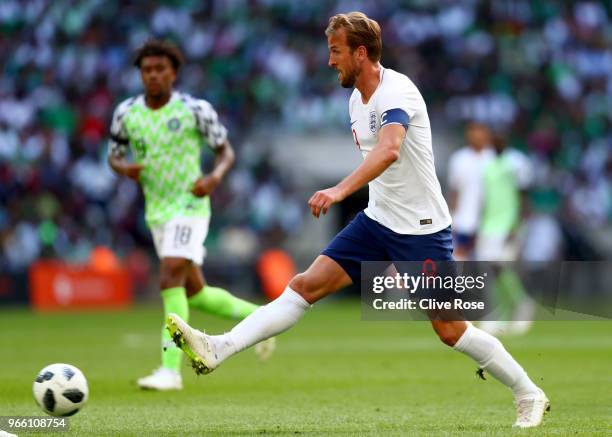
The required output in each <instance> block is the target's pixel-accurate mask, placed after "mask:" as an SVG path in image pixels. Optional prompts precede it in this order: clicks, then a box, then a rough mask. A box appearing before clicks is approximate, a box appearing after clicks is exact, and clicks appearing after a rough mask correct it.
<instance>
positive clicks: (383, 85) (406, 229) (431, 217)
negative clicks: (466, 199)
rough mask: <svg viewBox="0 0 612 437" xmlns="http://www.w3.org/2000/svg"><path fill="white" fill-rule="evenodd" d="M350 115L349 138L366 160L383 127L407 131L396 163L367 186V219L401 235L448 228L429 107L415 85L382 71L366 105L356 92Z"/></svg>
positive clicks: (396, 74)
mask: <svg viewBox="0 0 612 437" xmlns="http://www.w3.org/2000/svg"><path fill="white" fill-rule="evenodd" d="M349 113H350V116H351V129H352V131H353V139H354V140H355V144H356V145H357V147H359V150H360V151H361V154H362V155H363V157H364V159H365V157H366V156H367V154H368V153H369V152H370V151H371V150H372V149H373V148H374V146H375V145H376V143H377V142H378V134H379V131H380V129H381V128H382V127H383V126H386V125H387V124H402V125H404V126H405V127H406V136H405V137H404V141H403V143H402V145H401V148H400V154H399V158H398V159H397V161H395V162H394V163H393V164H391V166H390V167H389V168H387V169H386V170H385V171H384V172H383V173H382V174H381V175H380V176H378V177H377V178H376V179H374V180H372V181H371V182H370V183H369V191H370V196H369V197H370V198H369V203H368V207H367V208H366V210H365V213H366V214H367V216H368V217H370V218H371V219H373V220H376V221H377V222H378V223H380V224H381V225H383V226H386V227H387V228H389V229H391V230H392V231H394V232H397V233H399V234H411V235H422V234H432V233H434V232H438V231H440V230H442V229H444V228H446V227H448V226H449V225H450V223H451V217H450V214H449V212H448V206H447V205H446V201H445V200H444V197H443V196H442V190H441V188H440V183H439V182H438V178H437V176H436V171H435V167H434V156H433V150H432V146H431V127H430V125H429V116H428V115H427V107H426V106H425V101H424V100H423V97H422V96H421V93H420V92H419V90H418V89H417V87H416V86H415V85H414V83H412V81H411V80H410V79H408V77H407V76H405V75H403V74H401V73H398V72H396V71H393V70H390V69H388V68H382V67H381V72H380V83H379V85H378V88H377V89H376V91H374V94H372V96H371V97H370V100H369V101H368V103H366V104H364V103H363V102H362V100H361V93H360V92H359V90H358V89H357V88H355V90H354V91H353V94H352V95H351V99H350V101H349Z"/></svg>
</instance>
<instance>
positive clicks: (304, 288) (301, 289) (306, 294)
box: [289, 273, 325, 303]
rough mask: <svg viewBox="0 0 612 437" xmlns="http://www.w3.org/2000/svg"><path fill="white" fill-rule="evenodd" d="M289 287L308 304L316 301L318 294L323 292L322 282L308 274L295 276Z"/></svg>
mask: <svg viewBox="0 0 612 437" xmlns="http://www.w3.org/2000/svg"><path fill="white" fill-rule="evenodd" d="M289 287H291V289H292V290H293V291H295V292H296V293H298V294H299V295H300V296H302V297H303V298H304V299H305V300H306V301H307V302H310V303H312V302H313V301H316V300H318V298H319V297H320V294H321V293H323V292H324V291H325V284H324V281H321V280H320V278H317V277H315V275H312V274H309V273H298V274H297V275H295V276H294V277H293V279H292V280H291V281H290V282H289Z"/></svg>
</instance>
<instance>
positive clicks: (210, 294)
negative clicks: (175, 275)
mask: <svg viewBox="0 0 612 437" xmlns="http://www.w3.org/2000/svg"><path fill="white" fill-rule="evenodd" d="M189 307H190V308H193V309H197V310H200V311H206V312H208V313H210V314H214V315H217V316H221V317H225V318H230V319H239V320H242V319H244V318H245V317H246V316H248V315H249V314H251V313H252V312H253V311H255V310H256V309H257V308H259V306H258V305H255V304H253V303H251V302H247V301H246V300H243V299H240V298H237V297H236V296H234V295H232V294H231V293H230V292H229V291H227V290H224V289H223V288H219V287H211V286H210V285H206V286H205V287H204V288H203V289H202V290H201V291H199V292H198V293H196V294H194V295H193V296H191V297H190V298H189Z"/></svg>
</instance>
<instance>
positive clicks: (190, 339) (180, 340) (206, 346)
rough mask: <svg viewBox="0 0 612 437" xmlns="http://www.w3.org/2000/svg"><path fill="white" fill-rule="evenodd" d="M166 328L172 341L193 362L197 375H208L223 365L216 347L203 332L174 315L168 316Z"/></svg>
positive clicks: (192, 365)
mask: <svg viewBox="0 0 612 437" xmlns="http://www.w3.org/2000/svg"><path fill="white" fill-rule="evenodd" d="M166 328H167V329H168V332H170V337H172V341H174V343H175V344H176V345H177V346H178V347H179V348H181V349H182V350H183V352H185V354H186V355H187V356H188V357H189V359H190V360H191V367H193V370H195V373H196V374H198V375H201V374H208V373H210V372H212V371H213V370H215V369H216V368H217V366H219V364H221V363H220V361H219V359H218V357H217V353H216V351H215V345H214V344H213V342H212V341H211V340H210V339H209V338H208V335H206V334H205V333H203V332H202V331H198V330H197V329H193V328H192V327H191V326H189V325H188V324H187V323H186V322H185V321H184V320H183V319H181V318H180V317H179V316H177V315H176V314H174V313H170V314H169V315H168V318H167V319H166Z"/></svg>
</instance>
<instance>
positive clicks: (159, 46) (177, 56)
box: [134, 39, 185, 71]
mask: <svg viewBox="0 0 612 437" xmlns="http://www.w3.org/2000/svg"><path fill="white" fill-rule="evenodd" d="M147 56H166V57H167V58H168V59H170V62H171V63H172V67H174V71H178V70H179V69H180V68H181V65H183V63H184V61H185V59H184V58H183V54H182V53H181V51H180V50H179V48H178V47H177V46H175V45H174V44H172V43H171V42H168V41H162V40H158V39H149V40H147V42H145V43H144V44H143V45H142V46H141V47H140V48H139V49H138V50H136V54H135V57H134V66H136V67H138V68H140V64H141V63H142V60H143V59H144V58H146V57H147Z"/></svg>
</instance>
